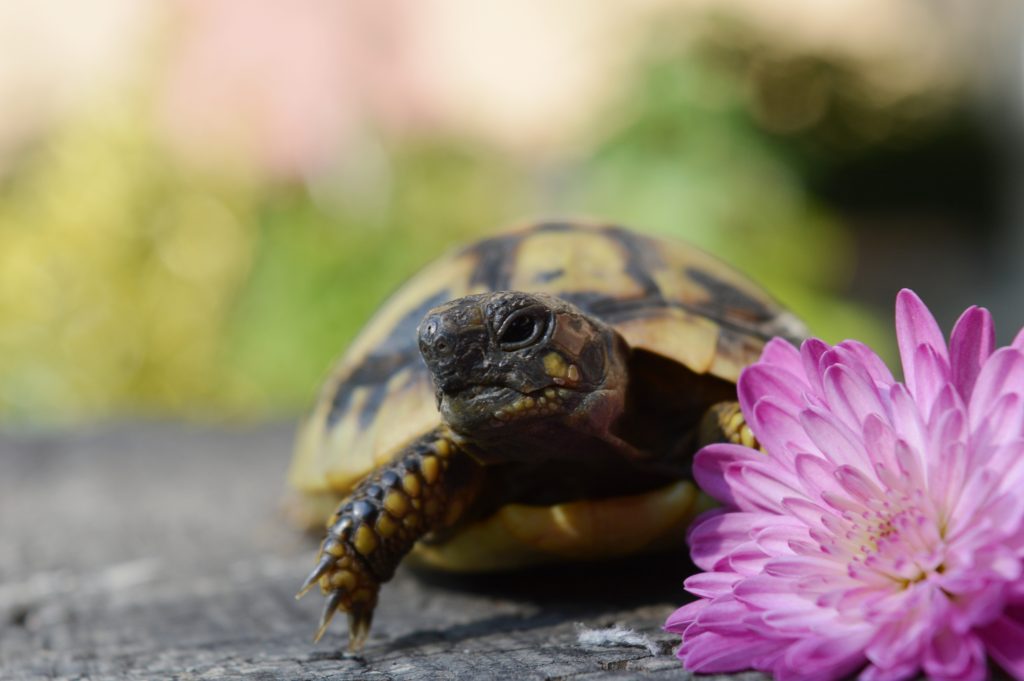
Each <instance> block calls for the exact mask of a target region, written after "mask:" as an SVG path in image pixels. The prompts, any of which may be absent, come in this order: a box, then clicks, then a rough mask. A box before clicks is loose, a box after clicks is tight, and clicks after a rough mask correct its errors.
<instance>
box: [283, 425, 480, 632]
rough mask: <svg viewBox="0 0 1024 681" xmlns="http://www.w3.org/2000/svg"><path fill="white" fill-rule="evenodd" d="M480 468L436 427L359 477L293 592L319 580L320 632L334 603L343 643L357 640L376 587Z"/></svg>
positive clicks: (468, 497) (454, 510)
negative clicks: (344, 632)
mask: <svg viewBox="0 0 1024 681" xmlns="http://www.w3.org/2000/svg"><path fill="white" fill-rule="evenodd" d="M482 472H483V469H482V468H481V467H480V465H479V464H478V463H476V461H475V460H473V459H472V458H471V457H470V456H469V455H468V454H466V453H465V452H464V451H462V450H461V449H459V448H458V447H456V445H455V443H454V442H453V441H452V440H451V438H450V436H449V435H448V434H447V432H446V431H445V430H444V429H441V428H439V429H437V430H435V431H433V432H431V433H429V434H427V435H425V436H423V437H421V438H419V439H417V440H415V441H414V442H413V443H412V444H411V445H409V446H408V447H406V448H405V449H403V450H402V451H401V452H400V453H399V454H398V456H396V457H395V458H394V459H393V460H392V462H391V463H390V464H388V465H387V466H384V467H381V468H379V469H377V470H375V471H374V472H373V473H371V474H370V475H369V476H367V477H366V478H364V479H363V480H362V481H361V482H360V483H359V484H358V485H357V486H356V487H355V489H353V490H352V493H351V494H349V495H348V496H347V497H346V498H345V499H344V500H342V502H341V505H340V506H339V507H338V510H337V511H336V512H335V513H334V514H333V515H332V516H331V518H330V519H329V521H328V526H327V536H326V537H325V538H324V540H323V542H322V544H321V545H320V552H319V554H318V555H317V565H316V567H315V568H313V571H312V572H311V573H310V574H309V577H307V578H306V581H305V583H304V584H303V585H302V588H301V589H300V591H299V594H298V596H297V598H299V597H301V596H303V595H304V594H305V593H306V592H308V591H309V590H310V589H312V588H313V587H314V586H316V585H319V586H320V590H321V592H322V593H323V594H324V595H325V596H326V597H327V599H326V601H325V603H324V610H323V614H322V615H321V617H320V625H319V628H318V629H317V633H316V640H320V638H321V637H322V636H323V634H324V632H325V631H326V630H327V626H328V625H329V624H330V622H331V618H332V617H333V616H334V614H335V613H336V612H337V611H338V610H342V611H345V612H347V613H348V615H349V650H352V651H357V650H359V649H361V648H362V646H363V644H364V643H365V641H366V637H367V635H368V634H369V631H370V623H371V621H372V619H373V610H374V608H375V607H376V605H377V593H378V591H379V590H380V585H381V584H382V583H383V582H386V581H388V580H389V579H391V577H392V575H394V572H395V568H397V567H398V564H399V563H401V561H402V559H403V558H404V557H405V555H406V554H407V553H408V552H409V551H410V549H412V547H413V545H414V544H415V543H416V542H417V540H419V539H420V538H421V537H423V536H424V535H426V534H429V533H431V532H435V531H437V530H441V529H444V528H446V527H450V526H451V525H452V524H454V523H456V522H457V521H458V520H459V519H460V518H461V517H462V515H463V513H464V512H465V510H466V509H467V507H469V505H470V503H471V502H472V501H473V500H474V499H475V498H476V496H477V493H478V491H479V489H480V482H481V480H482V477H483V476H482Z"/></svg>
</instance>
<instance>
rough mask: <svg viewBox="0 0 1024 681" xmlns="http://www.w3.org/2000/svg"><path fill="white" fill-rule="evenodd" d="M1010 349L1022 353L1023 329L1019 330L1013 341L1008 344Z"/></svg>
mask: <svg viewBox="0 0 1024 681" xmlns="http://www.w3.org/2000/svg"><path fill="white" fill-rule="evenodd" d="M1010 347H1013V348H1016V349H1018V350H1020V351H1021V352H1024V328H1021V330H1020V331H1018V332H1017V336H1016V337H1015V338H1014V339H1013V342H1012V343H1010Z"/></svg>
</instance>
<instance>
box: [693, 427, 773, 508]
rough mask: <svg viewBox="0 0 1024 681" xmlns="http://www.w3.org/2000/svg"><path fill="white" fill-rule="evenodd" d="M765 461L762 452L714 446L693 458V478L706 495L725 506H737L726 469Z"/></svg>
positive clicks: (738, 446)
mask: <svg viewBox="0 0 1024 681" xmlns="http://www.w3.org/2000/svg"><path fill="white" fill-rule="evenodd" d="M758 459H760V460H762V461H763V460H764V454H762V453H761V452H758V451H755V450H753V449H750V448H749V447H743V446H740V445H734V444H727V443H725V444H714V445H708V446H707V447H704V448H703V449H701V450H700V451H699V452H697V454H696V455H695V456H694V457H693V478H694V480H696V481H697V484H698V485H699V486H700V488H701V489H702V490H704V492H705V493H707V494H709V495H711V496H712V497H714V498H715V499H717V500H718V501H720V502H722V503H723V504H732V505H733V506H735V505H736V500H735V498H734V496H733V490H732V488H731V487H730V486H729V484H728V483H727V482H726V480H725V469H726V468H727V467H729V466H731V465H732V464H734V463H738V462H739V463H743V462H747V461H755V460H758Z"/></svg>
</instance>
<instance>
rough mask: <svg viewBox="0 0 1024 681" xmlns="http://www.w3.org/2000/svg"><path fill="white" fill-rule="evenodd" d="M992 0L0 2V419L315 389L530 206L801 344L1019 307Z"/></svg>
mask: <svg viewBox="0 0 1024 681" xmlns="http://www.w3.org/2000/svg"><path fill="white" fill-rule="evenodd" d="M1020 19H1021V13H1020V11H1019V5H1018V4H1017V3H1015V2H1012V1H1011V0H979V1H977V2H973V3H963V2H952V1H947V2H936V1H925V0H856V1H854V0H834V1H832V2H820V1H819V0H776V1H774V2H764V1H763V0H717V1H712V0H677V1H673V0H642V1H638V2H612V3H593V2H588V1H586V0H562V1H560V2H540V1H538V0H490V1H489V2H474V1H473V0H419V1H415V0H380V1H377V2H370V1H367V2H355V1H351V2H339V1H335V0H291V1H288V2H285V1H284V0H277V1H273V0H267V1H265V2H252V1H251V0H177V1H172V0H167V1H164V2H138V1H137V0H92V1H91V2H90V3H87V4H76V3H71V4H69V3H66V2H60V1H59V0H37V1H36V2H34V3H18V4H17V5H15V4H14V3H7V4H3V5H0V44H2V45H3V46H4V48H3V53H4V57H3V60H2V61H0V107H2V108H0V110H2V111H3V112H4V114H3V116H0V423H2V424H6V425H8V426H18V427H21V426H31V427H35V426H39V425H53V424H68V423H81V422H88V421H94V420H103V419H110V418H125V417H143V418H190V419H203V420H206V419H215V420H222V419H227V420H249V419H263V418H278V417H283V416H288V415H293V414H296V413H298V412H299V411H301V410H302V409H303V408H304V407H305V406H307V405H308V404H309V403H310V401H311V400H312V398H313V395H314V392H315V389H316V386H317V384H318V383H319V381H320V380H321V378H322V377H323V374H324V372H325V371H326V368H327V367H328V365H329V363H330V360H331V359H332V358H333V357H334V356H335V355H337V354H338V352H339V351H340V350H341V349H342V348H344V346H345V344H346V343H347V342H348V341H349V340H350V339H351V338H352V336H353V335H354V334H355V332H356V331H357V330H358V329H359V327H360V325H361V324H362V323H363V322H364V321H365V319H366V318H367V316H368V315H369V314H370V313H371V312H372V311H373V310H374V309H375V308H376V307H377V306H378V305H379V304H380V303H381V301H382V300H383V299H384V298H385V297H386V295H387V293H388V292H389V291H390V290H392V289H394V288H395V287H396V286H397V285H398V283H400V282H401V281H402V279H404V278H405V277H407V276H408V275H409V274H411V273H412V272H413V271H415V269H416V268H417V267H419V266H420V265H422V264H424V263H425V262H427V261H429V260H430V259H432V258H434V257H436V256H437V255H438V254H440V253H442V252H444V251H445V250H446V249H448V248H450V247H451V246H452V245H453V244H455V243H457V242H460V241H464V240H467V239H470V238H473V237H474V236H476V235H479V234H482V233H484V232H487V231H491V230H493V229H495V228H498V227H501V226H506V225H510V224H513V223H517V222H520V221H521V220H524V219H529V218H533V217H540V216H556V215H561V216H564V215H583V216H595V217H600V218H602V219H606V220H610V221H616V222H621V223H624V224H627V225H630V226H633V227H635V228H638V229H643V230H648V231H651V232H656V233H663V234H673V235H677V236H679V237H682V238H685V239H688V240H690V241H692V242H694V243H696V244H698V245H700V246H701V247H703V248H705V249H707V250H710V251H712V252H714V253H716V254H718V255H719V256H721V257H723V258H724V259H726V260H728V261H729V262H732V263H733V264H735V265H736V266H738V267H740V268H741V269H743V270H745V271H747V272H749V273H750V274H751V275H753V276H754V277H755V278H756V279H758V280H759V281H761V282H762V283H763V284H764V285H765V286H766V287H767V288H768V289H769V290H771V291H772V292H773V293H775V294H776V295H777V296H778V297H779V298H781V299H782V300H783V301H785V302H786V303H787V304H789V305H790V306H792V307H793V308H794V309H795V310H796V311H797V312H799V313H800V314H801V315H803V316H804V317H805V318H806V319H807V320H808V321H809V322H810V323H811V325H812V327H813V329H814V330H815V331H816V333H818V334H819V335H822V336H823V337H825V338H826V339H828V340H831V341H836V340H840V339H842V338H844V337H857V338H861V339H864V340H866V341H868V342H870V343H873V344H875V345H877V346H878V347H880V348H882V350H883V351H884V352H887V353H888V352H891V347H892V338H891V335H892V334H891V330H890V323H889V318H890V316H891V312H890V310H891V305H892V300H893V298H894V295H895V293H896V290H897V289H898V288H899V287H901V286H911V287H914V288H915V289H917V290H918V291H919V293H921V294H922V295H923V296H924V297H925V299H926V302H928V303H929V304H930V305H932V306H933V308H934V309H935V310H936V311H937V314H938V316H939V318H940V321H941V322H942V323H943V324H945V325H947V327H948V324H950V323H951V322H952V320H953V319H954V318H955V315H956V313H957V312H958V311H959V310H960V309H962V308H963V307H964V306H966V305H968V304H971V303H978V304H983V305H986V306H988V307H990V308H992V309H993V311H994V312H995V313H996V315H997V323H999V324H1000V328H1001V337H1005V336H1007V335H1008V334H1010V333H1012V331H1014V330H1015V329H1016V328H1017V327H1019V326H1020V325H1021V323H1022V322H1024V311H1022V310H1021V309H1020V307H1021V306H1020V305H1019V303H1018V298H1017V295H1016V292H1017V291H1020V290H1021V287H1022V285H1024V277H1022V276H1021V275H1020V274H1018V269H1019V267H1018V265H1019V263H1020V262H1021V258H1022V257H1024V244H1022V242H1024V235H1022V233H1021V230H1020V229H1018V228H1017V227H1016V225H1017V224H1018V223H1019V219H1018V218H1020V217H1021V216H1022V215H1024V210H1022V209H1024V206H1021V205H1019V203H1018V202H1017V196H1018V194H1019V193H1018V192H1016V191H1015V187H1017V186H1018V184H1017V182H1016V180H1017V179H1018V178H1019V176H1020V172H1021V170H1022V168H1024V164H1022V163H1021V162H1020V158H1021V156H1020V153H1019V152H1020V149H1021V147H1022V145H1021V127H1022V126H1021V104H1020V100H1021V90H1022V88H1021V80H1022V70H1021V67H1020V58H1021V49H1020V47H1021V44H1022V43H1021V39H1020V38H1021V36H1020V29H1019V27H1020V25H1021V21H1020Z"/></svg>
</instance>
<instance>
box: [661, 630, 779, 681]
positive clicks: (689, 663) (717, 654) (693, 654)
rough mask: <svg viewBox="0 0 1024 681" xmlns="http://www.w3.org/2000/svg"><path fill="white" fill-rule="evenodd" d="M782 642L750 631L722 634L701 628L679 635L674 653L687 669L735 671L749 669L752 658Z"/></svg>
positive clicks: (776, 646) (775, 648)
mask: <svg viewBox="0 0 1024 681" xmlns="http://www.w3.org/2000/svg"><path fill="white" fill-rule="evenodd" d="M784 646H785V642H784V641H779V640H773V639H766V638H762V637H760V636H757V635H755V634H750V633H735V634H730V635H723V634H719V633H717V632H713V631H702V632H700V633H697V634H696V635H692V636H687V637H686V638H685V639H683V645H682V647H681V648H680V649H679V652H678V653H677V655H678V657H679V658H680V659H681V660H682V661H683V666H684V667H686V669H687V670H689V671H691V672H702V673H706V672H738V671H742V670H744V669H749V668H750V663H751V660H753V659H754V658H756V657H760V656H762V655H767V654H769V653H772V652H774V651H776V650H777V649H778V648H780V647H784Z"/></svg>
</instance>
